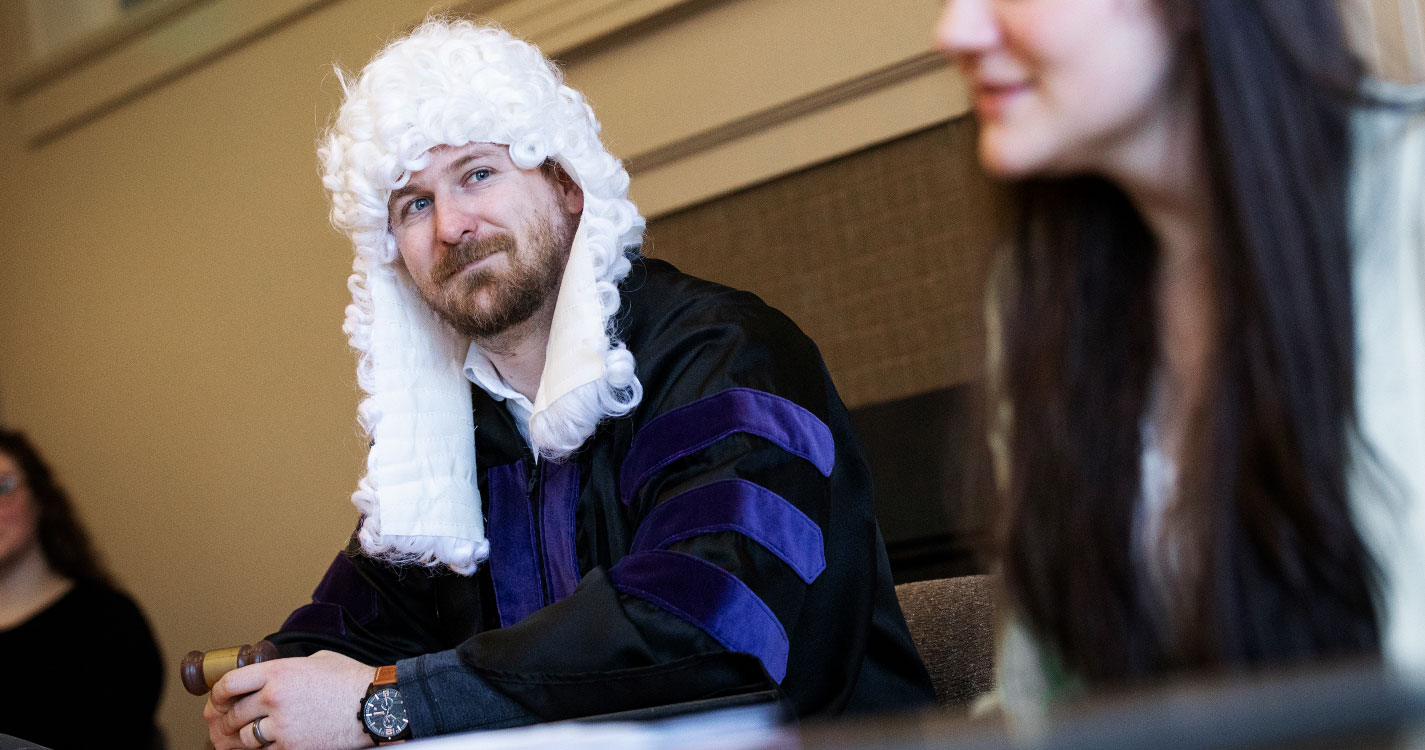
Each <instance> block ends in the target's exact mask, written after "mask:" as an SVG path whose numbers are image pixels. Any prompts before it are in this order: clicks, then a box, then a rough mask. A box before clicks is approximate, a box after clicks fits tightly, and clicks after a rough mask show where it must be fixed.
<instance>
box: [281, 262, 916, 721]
mask: <svg viewBox="0 0 1425 750" xmlns="http://www.w3.org/2000/svg"><path fill="white" fill-rule="evenodd" d="M621 291H622V297H623V306H622V309H621V311H620V314H619V316H618V318H617V320H616V321H615V323H616V326H617V328H618V329H619V331H620V332H621V333H622V334H623V336H624V339H625V341H626V342H627V345H628V348H629V349H630V350H631V351H632V352H633V353H634V356H635V357H636V358H637V360H638V364H637V369H638V376H639V380H640V381H641V383H642V384H643V399H642V402H641V403H640V405H639V406H638V408H636V409H635V410H634V411H633V412H632V413H630V414H629V415H627V416H625V417H622V418H618V419H610V420H606V421H605V422H604V423H603V424H601V425H600V426H599V429H598V430H597V431H596V432H595V433H594V435H593V436H592V437H590V438H589V440H588V441H587V442H586V443H585V444H584V446H583V448H582V449H581V450H580V451H578V452H577V453H576V454H574V456H572V457H570V458H569V459H568V460H567V461H564V462H552V461H544V460H542V461H539V462H535V461H533V459H532V457H531V456H530V454H529V448H528V446H527V445H526V443H525V441H524V439H523V438H522V437H521V436H520V433H519V431H518V429H517V426H516V425H515V423H514V419H513V417H512V416H511V415H510V413H509V411H508V410H507V409H506V408H505V405H504V404H502V403H499V402H497V401H495V400H493V399H492V398H491V397H490V396H489V395H488V394H486V393H485V392H484V391H482V390H480V389H478V388H476V389H475V390H474V410H475V422H476V430H475V436H474V438H475V448H476V455H477V459H476V463H477V467H478V468H477V480H478V483H479V488H480V491H481V498H482V503H483V505H484V510H485V516H486V519H487V525H486V533H487V534H488V536H489V539H490V550H491V552H490V554H491V557H490V560H489V562H488V563H485V564H482V565H481V567H480V570H479V571H478V572H477V573H476V574H475V575H473V576H470V577H462V576H458V575H454V574H452V573H450V572H448V571H447V572H435V571H427V570H424V569H420V568H405V569H395V568H392V567H391V566H389V565H386V564H384V563H381V562H377V561H375V560H372V559H371V558H369V557H367V556H365V555H363V554H361V553H360V552H359V548H357V547H355V546H353V547H352V548H350V549H349V550H348V552H347V554H343V555H339V556H338V557H337V560H336V562H335V563H334V564H333V566H332V568H331V570H330V571H329V572H328V574H327V577H326V579H324V580H323V582H322V584H321V585H320V586H318V588H317V591H316V592H315V594H314V596H313V599H314V602H313V603H312V604H309V605H307V606H305V607H303V608H301V609H299V610H298V611H297V612H295V613H294V614H293V616H292V617H291V618H289V619H288V621H287V623H286V624H285V625H284V627H283V629H282V632H280V633H278V634H276V635H274V636H272V637H271V639H272V640H273V641H275V642H277V643H278V645H279V647H280V648H282V650H283V651H284V653H287V654H301V653H311V652H312V651H315V650H317V649H319V648H331V649H334V650H339V651H342V652H344V653H347V654H349V655H352V656H354V657H356V658H358V659H361V660H363V661H366V662H367V663H371V664H390V663H395V662H397V661H400V665H399V666H400V672H399V673H398V677H399V678H400V684H401V688H402V694H403V697H406V696H407V694H409V697H406V701H407V705H408V707H409V708H411V710H412V727H413V729H414V730H415V733H416V736H418V737H419V736H425V735H428V734H434V733H441V732H448V731H459V730H462V729H471V728H479V727H487V728H488V727H494V726H504V725H508V724H511V723H520V722H527V721H532V720H552V719H565V718H570V717H577V716H585V715H590V714H604V713H610V712H616V711H627V710H632V709H639V708H643V707H648V706H655V705H660V704H666V703H672V702H683V701H695V700H701V699H707V698H715V697H718V696H725V695H732V694H738V693H746V692H753V691H760V690H767V689H769V688H770V689H775V690H777V691H778V692H779V693H780V694H781V695H782V697H783V699H784V701H785V702H786V703H787V704H788V705H789V707H790V708H792V709H793V710H794V711H795V712H796V713H797V714H799V715H811V714H836V713H844V712H858V711H877V710H887V709H897V708H912V707H918V706H923V705H926V704H928V703H930V702H931V700H932V693H931V688H930V683H929V679H928V678H927V677H926V674H925V670H924V668H923V667H922V666H921V664H920V661H919V659H918V657H917V655H916V653H915V649H914V646H913V645H912V644H911V641H910V637H909V634H908V633H907V631H906V626H905V622H904V620H903V619H902V617H901V612H900V607H899V606H898V604H897V602H896V598H895V592H894V590H893V588H892V586H891V577H890V570H889V566H888V565H887V562H886V555H885V551H884V548H883V546H882V543H881V539H880V534H879V532H878V530H877V527H876V520H875V517H874V515H873V513H872V502H871V477H870V474H869V471H868V470H867V467H866V463H865V460H864V458H863V457H862V455H861V450H860V446H859V445H858V444H857V440H856V438H855V436H854V434H853V433H852V429H851V423H850V419H849V418H848V416H847V414H846V409H845V407H844V406H843V405H842V403H841V400H840V398H838V397H837V395H836V390H835V387H834V386H833V385H832V383H831V379H830V376H829V375H828V374H827V372H826V369H825V367H824V366H823V365H822V362H821V357H820V354H819V352H818V351H817V349H816V346H815V345H814V344H813V343H812V342H811V341H810V339H808V338H807V337H806V336H805V335H804V334H803V333H802V332H801V331H800V330H798V329H797V327H796V326H795V325H794V324H793V323H792V322H791V321H790V320H788V319H787V318H786V317H785V316H784V315H782V314H781V313H779V312H777V311H776V310H773V309H772V308H770V307H768V306H766V305H765V304H763V303H762V301H761V300H760V299H758V298H757V297H755V296H753V295H751V294H748V293H746V292H739V291H735V290H732V289H729V288H727V287H724V286H720V285H717V284H712V283H709V282H706V281H701V280H698V279H695V278H692V277H690V276H686V275H684V274H681V273H679V272H678V271H677V270H676V269H674V268H673V267H672V266H670V265H668V264H667V263H664V262H661V261H657V260H652V259H639V260H636V261H635V262H634V268H633V270H632V271H631V272H630V273H629V276H628V278H627V279H626V280H625V281H624V283H623V284H622V290H621ZM452 649H453V651H451V650H452ZM437 652H443V655H442V656H441V657H440V658H438V659H434V660H433V661H429V662H428V663H424V664H421V663H417V662H414V661H407V660H410V659H411V657H416V656H418V655H422V654H435V653H437ZM423 658H425V657H423ZM412 672H415V674H412ZM447 678H448V679H447ZM461 680H463V681H464V683H467V684H466V688H468V689H466V688H460V689H455V688H457V687H458V683H459V682H460V681H461ZM447 682H449V683H450V684H447ZM426 709H429V710H426ZM427 714H429V715H427Z"/></svg>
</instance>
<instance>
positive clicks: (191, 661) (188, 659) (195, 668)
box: [179, 641, 280, 695]
mask: <svg viewBox="0 0 1425 750" xmlns="http://www.w3.org/2000/svg"><path fill="white" fill-rule="evenodd" d="M278 656H280V654H278V653H277V647H276V646H275V645H273V644H272V642H271V641H258V642H257V643H254V644H252V645H248V644H243V645H241V646H233V647H231V648H216V649H213V650H212V651H207V652H204V651H189V652H188V655H187V656H185V657H183V665H182V666H181V667H180V668H179V676H180V677H181V678H182V679H183V687H184V688H185V689H187V691H188V692H190V693H192V694H194V695H203V694H205V693H207V692H208V691H209V690H212V689H213V685H214V684H216V683H217V681H218V680H221V679H222V678H223V675H225V674H227V673H228V672H231V671H233V670H234V669H237V668H238V667H245V666H247V665H249V664H256V663H258V662H263V661H272V660H273V659H276V658H278Z"/></svg>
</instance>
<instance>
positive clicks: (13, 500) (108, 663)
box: [0, 429, 163, 750]
mask: <svg viewBox="0 0 1425 750" xmlns="http://www.w3.org/2000/svg"><path fill="white" fill-rule="evenodd" d="M0 658H3V660H4V663H5V666H6V671H7V673H8V675H9V688H8V689H7V690H6V698H5V705H4V710H3V711H0V732H3V733H5V734H9V735H13V736H15V737H20V738H23V739H25V740H28V741H31V742H36V743H40V744H42V745H47V746H49V747H51V748H53V750H90V749H91V748H98V747H105V748H116V749H120V748H131V749H133V750H151V749H152V748H158V747H162V738H161V735H160V733H159V731H158V727H157V725H156V724H155V723H154V712H155V711H156V710H157V707H158V698H159V694H160V692H161V690H162V687H163V667H162V664H161V660H160V657H159V653H158V646H157V644H155V643H154V639H153V633H152V632H151V631H150V629H149V626H148V622H147V621H146V620H145V619H144V616H143V613H142V612H140V611H139V609H138V607H137V606H136V605H135V604H134V603H133V601H132V600H131V599H129V598H128V597H127V596H125V595H124V594H123V593H121V592H120V591H118V590H117V589H116V588H115V587H114V584H113V582H112V580H111V579H110V577H109V574H108V573H107V572H106V571H105V570H104V568H103V566H102V565H100V563H99V560H98V557H97V556H96V555H95V554H94V549H93V547H92V546H91V545H90V543H89V537H88V535H87V534H85V532H84V528H83V526H81V525H80V523H79V519H78V518H77V517H76V516H75V513H74V508H73V506H72V505H71V504H70V502H69V497H68V496H67V495H66V494H65V492H64V490H63V489H62V488H61V487H60V486H59V484H58V483H56V482H55V479H54V476H53V474H51V472H50V469H49V467H48V466H47V465H46V464H45V462H44V460H43V459H41V458H40V456H39V454H38V453H37V452H36V451H35V449H34V447H33V446H31V445H30V443H29V441H28V440H26V439H25V436H24V435H22V434H20V433H18V432H11V431H8V430H3V429H0ZM95 691H97V692H98V693H99V695H98V696H97V697H96V698H94V699H92V700H86V701H85V705H86V706H87V708H86V709H85V711H84V718H83V719H82V720H76V716H75V713H74V700H73V699H74V697H75V696H77V695H79V694H81V693H84V694H91V693H94V692H95Z"/></svg>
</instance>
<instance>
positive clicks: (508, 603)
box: [488, 460, 544, 627]
mask: <svg viewBox="0 0 1425 750" xmlns="http://www.w3.org/2000/svg"><path fill="white" fill-rule="evenodd" d="M488 476H489V483H488V487H489V490H490V527H489V535H490V578H491V579H492V580H493V581H494V584H495V604H496V606H497V607H498V608H499V610H500V626H501V627H509V626H511V625H513V624H515V623H517V622H519V621H520V620H523V619H524V618H525V616H526V615H528V614H529V613H531V612H533V611H535V610H536V609H539V608H540V607H542V606H544V587H543V585H542V584H541V583H540V580H539V567H538V566H539V562H538V560H537V556H536V554H535V544H534V519H533V518H532V517H531V516H530V512H529V492H528V490H527V486H528V485H527V484H526V483H525V464H524V460H520V461H516V462H515V463H512V464H505V465H504V466H491V467H490V471H489V475H488Z"/></svg>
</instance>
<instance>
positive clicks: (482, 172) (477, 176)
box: [470, 167, 495, 182]
mask: <svg viewBox="0 0 1425 750" xmlns="http://www.w3.org/2000/svg"><path fill="white" fill-rule="evenodd" d="M493 174H495V171H494V170H492V169H486V168H484V167H481V168H480V169H477V170H475V171H473V172H471V173H470V181H471V182H484V181H485V180H488V179H490V176H491V175H493Z"/></svg>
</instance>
